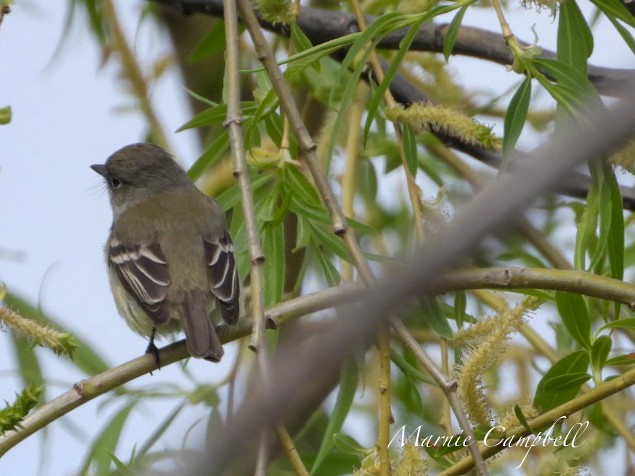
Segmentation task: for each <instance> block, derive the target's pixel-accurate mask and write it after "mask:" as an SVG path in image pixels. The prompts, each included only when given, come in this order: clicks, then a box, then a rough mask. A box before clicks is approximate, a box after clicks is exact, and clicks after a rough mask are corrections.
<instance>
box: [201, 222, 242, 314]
mask: <svg viewBox="0 0 635 476" xmlns="http://www.w3.org/2000/svg"><path fill="white" fill-rule="evenodd" d="M203 242H204V246H205V260H206V262H207V277H208V279H209V283H210V287H211V290H212V293H214V296H216V298H217V299H218V301H219V302H220V308H221V314H222V316H223V320H224V321H225V322H226V323H227V324H235V323H236V321H237V320H238V314H239V312H240V305H239V302H238V298H239V295H240V290H239V284H238V273H237V272H236V260H235V258H234V245H233V243H232V239H231V237H230V236H229V233H227V232H225V233H223V234H222V235H221V236H220V237H219V238H217V239H205V240H204V241H203Z"/></svg>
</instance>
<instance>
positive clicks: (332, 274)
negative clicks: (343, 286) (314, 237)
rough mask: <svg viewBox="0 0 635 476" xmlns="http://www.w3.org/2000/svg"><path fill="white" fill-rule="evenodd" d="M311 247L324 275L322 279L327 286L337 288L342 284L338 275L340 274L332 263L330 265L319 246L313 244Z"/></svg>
mask: <svg viewBox="0 0 635 476" xmlns="http://www.w3.org/2000/svg"><path fill="white" fill-rule="evenodd" d="M313 245H314V246H313V247H312V248H313V249H314V250H315V253H316V255H317V258H318V262H319V263H320V266H321V267H322V272H323V273H324V278H325V279H326V282H327V284H328V285H329V286H337V285H338V284H340V283H341V282H342V276H341V275H340V272H339V271H338V270H337V268H336V267H335V266H333V263H331V260H330V259H329V257H328V256H327V255H326V254H325V253H324V252H323V251H322V250H321V249H320V248H321V247H320V246H319V245H315V243H313Z"/></svg>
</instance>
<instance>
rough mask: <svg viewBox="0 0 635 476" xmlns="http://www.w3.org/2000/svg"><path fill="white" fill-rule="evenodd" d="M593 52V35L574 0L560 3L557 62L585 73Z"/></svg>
mask: <svg viewBox="0 0 635 476" xmlns="http://www.w3.org/2000/svg"><path fill="white" fill-rule="evenodd" d="M592 52H593V34H592V33H591V29H590V28H589V25H587V22H586V20H585V19H584V16H583V15H582V12H581V11H580V8H579V7H578V4H577V3H576V2H575V0H567V1H566V2H562V4H561V5H560V8H559V23H558V60H559V61H562V62H563V63H564V64H567V65H569V66H571V67H572V68H573V69H576V70H578V71H580V72H581V73H585V74H586V71H587V59H588V58H589V56H591V53H592Z"/></svg>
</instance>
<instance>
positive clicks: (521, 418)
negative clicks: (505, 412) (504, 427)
mask: <svg viewBox="0 0 635 476" xmlns="http://www.w3.org/2000/svg"><path fill="white" fill-rule="evenodd" d="M514 415H516V418H518V421H519V422H520V424H521V425H522V426H524V427H525V428H526V429H527V431H529V432H531V433H533V432H532V431H531V428H530V427H529V422H528V421H527V418H526V417H525V414H524V413H523V409H522V408H520V405H518V404H516V405H514Z"/></svg>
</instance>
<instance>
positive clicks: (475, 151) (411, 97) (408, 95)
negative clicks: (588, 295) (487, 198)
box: [152, 0, 635, 210]
mask: <svg viewBox="0 0 635 476" xmlns="http://www.w3.org/2000/svg"><path fill="white" fill-rule="evenodd" d="M152 1H154V2H156V3H159V4H162V5H165V6H171V7H173V8H176V9H178V10H180V11H182V12H183V13H188V14H190V13H202V14H205V15H211V16H216V17H222V16H223V14H224V10H223V5H222V0H152ZM256 13H257V12H256ZM257 18H258V21H259V23H260V25H262V27H263V28H266V29H267V30H269V31H272V32H275V33H278V34H281V35H284V36H289V35H290V29H289V27H288V26H287V25H284V24H279V23H277V24H272V23H269V22H267V21H266V20H264V19H263V18H262V17H261V16H258V17H257ZM371 20H372V18H371ZM297 25H298V26H299V27H300V28H301V29H302V31H303V32H304V33H305V34H306V35H307V37H308V38H309V39H310V40H311V42H312V43H313V44H314V45H318V44H321V43H324V42H326V41H330V40H333V39H336V38H341V37H342V36H345V35H348V34H351V33H356V32H358V31H359V30H358V27H357V23H356V20H355V17H354V16H353V15H350V14H348V13H342V12H337V11H333V10H323V9H317V8H308V7H303V8H301V9H300V14H299V16H298V18H297ZM447 28H448V27H447V25H444V24H436V23H426V24H424V25H422V26H421V29H420V30H419V32H418V33H417V35H416V37H415V39H414V41H413V43H412V46H411V49H413V50H418V51H431V52H441V51H443V42H444V39H445V35H446V34H447ZM403 35H404V31H401V30H400V31H397V32H393V33H391V34H388V35H387V36H386V37H384V38H383V39H382V41H380V43H379V47H380V48H387V49H396V48H398V47H399V42H400V41H401V39H402V38H403ZM453 53H454V54H463V55H466V56H473V57H477V58H481V59H485V60H489V61H493V62H495V63H499V64H503V65H510V64H511V63H512V62H513V58H512V56H511V53H510V52H509V51H508V49H507V47H506V46H505V44H504V41H503V38H502V36H501V35H499V34H497V33H493V32H489V31H487V30H481V29H479V28H473V27H461V29H460V31H459V34H458V37H457V41H456V44H455V46H454V49H453ZM335 56H336V59H338V58H339V59H340V60H341V59H342V58H343V57H344V56H345V50H343V51H340V52H339V53H336V55H335ZM543 56H544V57H547V58H552V57H555V53H554V52H551V51H548V50H544V51H543ZM383 67H384V69H385V68H386V66H385V65H383ZM373 77H374V76H373V75H371V74H370V73H368V74H366V75H365V79H366V80H367V81H368V80H370V79H372V78H373ZM589 77H590V79H591V80H592V81H593V82H594V84H595V85H596V87H597V88H598V90H599V91H600V92H601V93H602V94H605V95H614V96H619V95H620V94H622V93H619V91H625V90H626V88H621V86H623V85H624V84H627V83H628V82H629V81H630V80H635V70H624V69H612V68H603V67H598V66H592V65H589ZM390 92H391V93H392V95H393V97H394V98H395V100H396V101H397V102H399V103H400V104H402V105H404V106H408V105H410V104H413V103H417V102H427V101H428V98H427V97H426V96H425V95H424V94H423V93H422V92H421V91H420V90H419V89H417V87H415V86H414V85H413V84H412V83H411V82H409V81H408V80H407V79H405V78H404V77H403V76H401V75H399V74H396V75H395V77H394V78H393V80H392V82H391V84H390ZM435 134H436V135H437V137H439V139H440V140H441V141H442V142H443V143H444V144H446V145H447V146H449V147H452V148H454V149H456V150H458V151H461V152H463V153H465V154H468V155H470V156H472V157H474V158H476V159H477V160H480V161H482V162H484V163H486V164H488V165H490V166H491V167H495V168H498V167H499V166H500V164H501V162H502V159H501V156H500V154H498V153H497V152H494V151H492V150H489V149H486V148H484V147H481V146H478V145H474V144H472V143H468V142H465V141H463V140H462V139H461V138H460V137H456V136H452V135H449V134H446V133H443V132H436V133H435ZM590 183H591V182H590V179H589V177H588V176H587V175H584V174H580V173H577V172H571V173H570V174H568V175H567V176H566V177H564V178H563V180H562V183H561V185H560V186H559V187H558V191H559V192H560V193H563V194H564V195H569V196H572V197H576V198H580V199H585V198H586V196H587V193H588V190H589V188H590ZM620 191H621V193H622V197H623V201H624V208H625V209H627V210H635V192H634V191H633V190H631V189H629V188H625V187H621V188H620Z"/></svg>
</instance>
